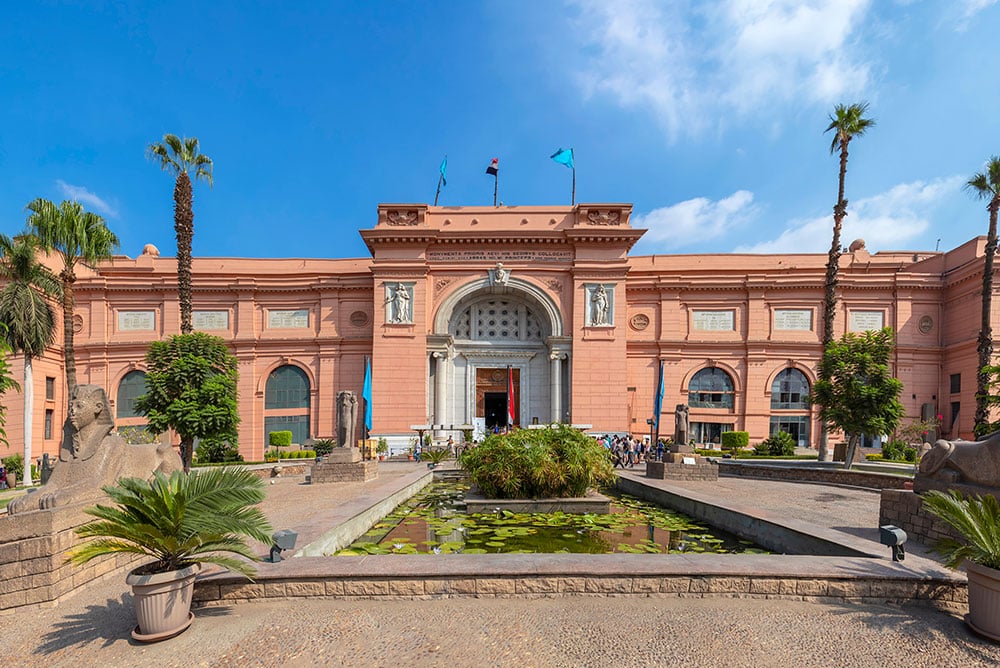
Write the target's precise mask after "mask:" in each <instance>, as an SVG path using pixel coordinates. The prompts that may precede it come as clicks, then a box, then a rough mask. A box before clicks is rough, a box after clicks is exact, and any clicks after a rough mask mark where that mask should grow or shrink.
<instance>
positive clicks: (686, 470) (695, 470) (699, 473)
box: [646, 461, 719, 481]
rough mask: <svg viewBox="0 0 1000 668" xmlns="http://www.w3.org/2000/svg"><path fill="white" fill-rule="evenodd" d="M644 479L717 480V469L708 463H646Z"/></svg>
mask: <svg viewBox="0 0 1000 668" xmlns="http://www.w3.org/2000/svg"><path fill="white" fill-rule="evenodd" d="M646 477H647V478H655V479H657V480H710V481H711V480H718V479H719V467H718V466H716V465H715V464H709V463H708V462H704V461H701V462H698V463H697V464H694V465H691V464H673V463H670V462H646Z"/></svg>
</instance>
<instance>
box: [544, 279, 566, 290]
mask: <svg viewBox="0 0 1000 668" xmlns="http://www.w3.org/2000/svg"><path fill="white" fill-rule="evenodd" d="M545 285H547V286H549V289H550V290H552V291H553V292H562V288H563V284H562V281H560V280H559V279H557V278H550V279H549V280H547V281H545Z"/></svg>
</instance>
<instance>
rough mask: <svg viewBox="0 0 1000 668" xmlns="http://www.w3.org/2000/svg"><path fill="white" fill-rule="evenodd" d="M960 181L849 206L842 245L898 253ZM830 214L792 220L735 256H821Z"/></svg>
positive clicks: (912, 187)
mask: <svg viewBox="0 0 1000 668" xmlns="http://www.w3.org/2000/svg"><path fill="white" fill-rule="evenodd" d="M964 183H965V179H964V178H963V177H960V176H951V177H948V178H942V179H935V180H933V181H930V182H927V183H925V182H923V181H914V182H913V183H902V184H899V185H897V186H894V187H892V188H891V189H889V190H887V191H885V192H883V193H879V194H877V195H874V196H872V197H867V198H864V199H860V200H858V201H857V202H856V203H855V204H853V205H850V206H848V208H847V218H845V219H844V227H843V229H842V230H841V237H840V238H841V243H842V245H843V246H848V245H850V243H851V242H852V241H853V240H854V239H858V238H861V239H864V240H865V245H866V246H867V247H868V249H869V250H870V251H871V252H873V253H874V252H876V251H877V250H879V249H883V250H900V249H903V248H905V246H906V244H907V243H909V242H911V241H912V240H913V239H915V238H917V237H919V236H920V235H921V234H923V233H924V232H925V231H926V230H927V228H928V227H929V226H930V214H931V213H932V212H933V211H934V208H935V207H936V206H937V205H938V204H940V203H941V201H942V200H943V199H944V198H946V197H948V196H951V195H954V194H956V193H958V192H959V191H960V190H961V188H962V184H964ZM832 226H833V210H832V209H831V211H830V214H829V215H826V216H819V217H816V218H804V219H797V220H793V221H791V222H790V223H789V224H788V225H787V226H786V228H785V230H784V231H783V232H782V233H781V235H780V236H779V237H778V238H777V239H772V240H771V241H764V242H761V243H759V244H754V245H752V246H741V247H739V248H737V249H736V250H735V251H734V252H736V253H821V252H826V251H828V250H829V249H830V240H831V236H830V235H831V234H832V233H833V232H832Z"/></svg>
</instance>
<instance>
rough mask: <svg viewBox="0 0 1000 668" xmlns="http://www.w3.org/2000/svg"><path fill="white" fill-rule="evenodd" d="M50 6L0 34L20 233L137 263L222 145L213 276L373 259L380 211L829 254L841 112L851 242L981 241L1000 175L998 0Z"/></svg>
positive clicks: (213, 217)
mask: <svg viewBox="0 0 1000 668" xmlns="http://www.w3.org/2000/svg"><path fill="white" fill-rule="evenodd" d="M122 4H123V5H127V6H119V4H118V3H111V2H107V3H101V2H61V3H55V2H32V3H9V4H8V6H6V7H5V8H4V20H3V22H2V24H3V25H2V27H0V91H2V95H0V183H2V184H3V185H2V187H0V230H2V231H3V232H6V233H8V234H11V233H15V232H17V231H19V230H20V229H21V228H22V227H23V223H24V217H25V215H24V206H25V205H26V204H27V203H28V202H29V201H30V200H32V199H33V198H35V197H45V198H48V199H52V200H55V201H60V200H62V199H67V198H76V199H78V200H79V201H81V202H83V203H84V204H85V205H86V206H87V207H88V209H90V210H92V211H95V212H98V213H100V214H101V215H103V216H104V217H105V218H106V220H107V221H108V224H109V226H110V227H111V228H112V229H113V230H114V231H115V232H116V233H117V234H118V235H119V237H120V238H121V241H122V247H121V252H122V253H124V254H126V255H129V256H133V257H134V256H135V255H137V254H138V253H139V252H141V249H142V246H143V245H144V244H146V243H154V244H156V245H157V246H158V247H159V248H160V251H161V252H162V254H163V255H173V254H174V252H175V248H176V247H175V242H174V236H173V218H172V215H173V214H172V190H173V182H172V179H171V178H170V177H169V176H168V175H167V174H165V173H162V172H160V170H159V168H158V167H157V166H155V165H154V164H153V163H151V162H149V161H147V160H146V158H145V147H146V146H147V145H148V144H149V143H150V142H152V141H158V140H159V139H160V138H161V137H162V136H163V134H164V133H166V132H171V133H175V134H179V135H186V136H197V137H198V138H199V139H200V140H201V144H202V150H203V151H204V152H205V153H206V154H208V155H209V156H211V157H212V158H213V159H214V161H215V187H214V188H213V189H211V190H210V189H209V188H208V187H207V186H206V185H204V184H198V185H196V187H195V238H194V252H195V255H196V256H215V257H218V256H237V257H362V256H366V255H367V249H365V247H364V244H363V243H362V242H361V239H360V237H359V236H358V233H357V230H358V229H360V228H368V227H371V226H373V225H374V223H375V214H376V206H377V204H378V203H379V202H427V203H430V202H432V201H433V198H434V188H435V186H436V183H437V170H438V165H439V164H440V162H441V159H442V157H443V156H444V155H446V154H447V156H448V185H447V186H446V187H445V188H444V189H443V191H442V193H441V204H444V205H488V204H490V203H492V194H493V182H492V178H491V177H489V176H487V175H486V174H485V173H484V170H485V168H486V166H487V164H488V163H489V160H490V159H491V158H493V157H498V158H499V159H500V199H501V200H502V201H503V202H504V203H505V204H508V205H545V204H568V203H569V194H570V193H569V190H570V173H569V170H568V169H566V168H565V167H563V166H561V165H558V164H556V163H554V162H553V161H551V160H549V158H548V156H549V155H550V154H551V153H553V152H554V151H555V150H556V149H557V148H560V147H564V148H568V147H572V148H574V150H575V155H576V165H577V201H580V202H632V203H633V204H634V217H633V224H634V225H637V226H642V227H648V228H650V231H649V232H648V233H647V234H646V236H645V237H644V238H643V240H642V241H640V242H639V244H638V245H637V246H636V248H635V249H634V252H635V253H642V254H648V253H702V252H730V251H752V252H825V250H826V249H827V248H828V246H829V238H830V231H829V230H830V225H831V210H832V206H833V203H834V200H835V199H836V186H837V182H836V180H837V167H838V164H837V159H836V157H835V156H831V155H830V153H829V144H830V136H829V135H824V134H823V130H824V129H825V128H826V125H827V123H828V118H827V117H828V114H829V113H830V111H831V110H832V108H833V106H834V105H835V104H836V103H838V102H844V103H852V102H856V101H861V100H865V101H868V102H869V103H870V105H871V106H870V112H871V116H873V117H874V118H875V119H876V121H877V125H876V126H875V127H874V128H873V129H872V130H870V131H869V133H868V134H866V135H865V136H864V137H861V138H859V139H857V140H855V141H854V142H853V143H852V144H851V156H850V158H851V159H850V163H849V167H848V182H847V196H848V199H849V200H850V208H849V212H850V215H849V217H848V219H847V221H846V222H845V230H844V239H845V243H847V242H849V241H850V240H851V239H853V238H856V237H864V238H865V239H866V241H867V243H868V248H869V250H870V251H873V252H874V251H878V250H898V249H914V250H933V249H934V248H935V246H936V245H937V244H938V240H940V247H941V249H948V248H952V247H954V246H956V245H958V244H960V243H963V242H964V241H967V240H968V239H970V238H972V237H974V236H976V235H978V234H984V233H985V230H986V223H987V217H986V211H985V208H984V205H983V203H982V202H979V201H977V200H974V199H973V198H972V197H971V196H969V194H968V193H966V192H964V191H963V190H962V184H963V183H964V182H965V180H967V179H968V178H969V177H970V176H971V175H972V174H973V173H975V172H976V171H979V170H981V169H982V167H983V165H984V163H985V161H986V160H987V159H988V158H989V157H990V156H991V155H994V154H1000V123H998V122H997V113H998V111H997V110H998V109H1000V85H998V83H1000V82H998V76H997V74H996V72H995V70H996V68H995V66H994V61H995V58H994V55H993V54H994V52H995V44H996V35H997V34H1000V6H998V5H997V4H996V0H952V1H944V0H942V1H940V2H938V1H931V0H927V1H920V0H878V1H874V0H814V1H810V2H794V1H791V0H773V1H770V2H768V1H765V0H711V1H697V2H695V1H694V0H692V1H690V2H680V1H678V2H666V1H649V2H643V1H634V2H633V1H626V0H615V1H614V2H606V1H601V0H595V1H586V0H581V1H567V2H559V1H557V0H551V1H546V2H537V1H534V0H508V1H505V2H471V1H470V2H419V3H414V2H363V3H362V2H323V3H320V2H315V3H314V2H298V3H286V2H192V3H183V2H170V3H152V2H134V3H122Z"/></svg>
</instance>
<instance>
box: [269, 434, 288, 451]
mask: <svg viewBox="0 0 1000 668" xmlns="http://www.w3.org/2000/svg"><path fill="white" fill-rule="evenodd" d="M267 444H268V445H273V446H274V447H276V448H283V447H285V446H287V445H291V444H292V432H290V431H272V432H271V433H270V434H268V435H267Z"/></svg>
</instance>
